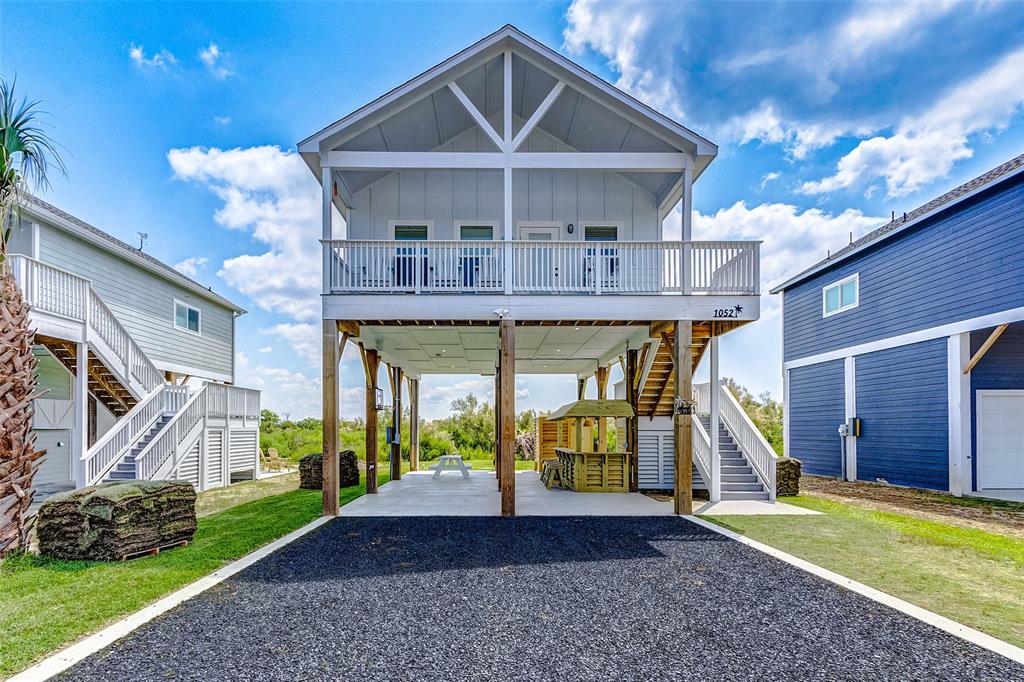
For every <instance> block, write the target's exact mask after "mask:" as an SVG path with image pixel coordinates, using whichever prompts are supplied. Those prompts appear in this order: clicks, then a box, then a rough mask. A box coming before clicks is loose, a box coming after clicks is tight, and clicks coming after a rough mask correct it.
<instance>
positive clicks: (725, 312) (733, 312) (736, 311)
mask: <svg viewBox="0 0 1024 682" xmlns="http://www.w3.org/2000/svg"><path fill="white" fill-rule="evenodd" d="M742 312H743V306H741V305H734V306H733V307H731V308H715V311H714V315H713V317H715V318H719V319H721V318H730V317H731V318H737V317H739V316H740V313H742Z"/></svg>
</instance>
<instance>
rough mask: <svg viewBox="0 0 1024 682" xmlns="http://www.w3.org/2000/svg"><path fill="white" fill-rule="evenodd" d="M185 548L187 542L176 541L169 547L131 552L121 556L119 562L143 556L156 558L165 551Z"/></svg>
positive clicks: (163, 546)
mask: <svg viewBox="0 0 1024 682" xmlns="http://www.w3.org/2000/svg"><path fill="white" fill-rule="evenodd" d="M187 546H188V540H178V541H177V542H172V543H171V544H169V545H162V546H160V547H154V548H152V549H143V550H139V551H138V552H132V553H131V554H124V555H122V556H121V561H128V560H129V559H138V558H139V557H143V556H156V555H157V554H159V553H160V552H161V551H163V550H165V549H175V548H177V547H187Z"/></svg>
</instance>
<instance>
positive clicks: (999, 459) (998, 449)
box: [976, 391, 1024, 490]
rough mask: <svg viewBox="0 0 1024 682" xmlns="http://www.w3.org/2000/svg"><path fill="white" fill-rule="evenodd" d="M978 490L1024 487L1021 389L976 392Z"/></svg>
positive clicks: (1023, 393)
mask: <svg viewBox="0 0 1024 682" xmlns="http://www.w3.org/2000/svg"><path fill="white" fill-rule="evenodd" d="M976 404H977V410H978V489H979V490H996V489H1008V488H1009V489H1015V488H1024V391H978V393H977V403H976Z"/></svg>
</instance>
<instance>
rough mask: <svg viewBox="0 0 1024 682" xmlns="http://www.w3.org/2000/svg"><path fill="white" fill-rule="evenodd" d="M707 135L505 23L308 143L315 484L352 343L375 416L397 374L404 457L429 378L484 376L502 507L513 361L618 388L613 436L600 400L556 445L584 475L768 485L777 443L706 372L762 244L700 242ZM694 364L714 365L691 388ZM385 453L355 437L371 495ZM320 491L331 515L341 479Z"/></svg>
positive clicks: (510, 471) (746, 293)
mask: <svg viewBox="0 0 1024 682" xmlns="http://www.w3.org/2000/svg"><path fill="white" fill-rule="evenodd" d="M717 152H718V149H717V147H716V146H715V145H714V144H713V143H712V142H710V141H708V140H707V139H705V138H704V137H702V136H700V135H699V134H697V133H695V132H693V131H691V130H689V129H688V128H686V127H684V126H682V125H680V124H679V123H677V122H675V121H673V120H672V119H670V118H668V117H666V116H664V115H663V114H661V113H659V112H657V111H655V110H653V109H651V108H650V107H647V106H646V105H644V104H642V103H640V102H638V101H637V100H635V99H633V98H632V97H630V96H629V95H626V94H625V93H623V92H621V91H620V90H618V89H616V88H615V87H613V86H611V85H610V84H608V83H607V82H605V81H603V80H601V79H600V78H598V77H596V76H594V75H593V74H591V73H589V72H587V71H586V70H584V69H582V68H581V67H579V66H578V65H576V64H574V63H573V62H571V61H569V60H568V59H566V58H565V57H563V56H561V55H559V54H558V53H556V52H555V51H553V50H551V49H550V48H548V47H546V46H545V45H542V44H540V43H539V42H537V41H535V40H534V39H532V38H530V37H529V36H527V35H525V34H523V33H522V32H520V31H518V30H517V29H515V28H513V27H511V26H506V27H504V28H502V29H500V30H499V31H497V32H495V33H493V34H491V35H490V36H487V37H486V38H484V39H482V40H480V41H479V42H477V43H475V44H473V45H471V46H469V47H468V48H466V49H465V50H463V51H462V52H459V53H458V54H456V55H453V56H452V57H451V58H449V59H447V60H445V61H444V62H442V63H441V64H438V65H437V66H435V67H433V68H431V69H429V70H428V71H426V72H424V73H422V74H420V75H418V76H416V77H414V78H413V79H411V80H409V81H408V82H406V83H405V84H403V85H401V86H400V87H398V88H396V89H394V90H392V91H390V92H388V93H386V94H384V95H383V96H381V97H379V98H378V99H376V100H374V101H373V102H371V103H369V104H367V105H366V106H364V107H362V108H360V109H358V110H356V111H355V112H353V113H351V114H349V115H347V116H345V117H344V118H342V119H340V120H338V121H337V122H335V123H332V124H331V125H329V126H327V127H325V128H324V129H322V130H320V131H319V132H317V133H316V134H314V135H312V136H310V137H309V138H307V139H305V140H303V141H302V142H301V143H299V153H300V154H301V156H302V158H303V159H304V160H305V161H306V163H307V164H308V165H309V167H310V169H311V171H312V172H313V173H314V174H315V175H316V177H317V178H318V180H319V181H320V183H321V187H322V192H323V235H322V237H323V240H322V244H323V316H322V317H323V368H324V369H323V371H324V374H323V390H324V400H323V405H324V414H323V416H324V424H325V434H324V453H325V458H324V466H325V477H324V480H325V482H329V481H332V480H336V477H337V448H338V445H337V434H336V433H335V431H334V429H333V427H332V426H331V425H332V424H336V423H337V419H338V417H339V416H340V415H339V414H338V389H339V385H338V376H339V374H338V362H339V359H340V354H341V350H342V349H343V348H344V346H345V344H346V343H355V344H357V345H358V347H359V350H360V353H361V356H362V360H363V365H364V368H365V370H366V372H365V374H366V376H365V378H366V388H367V392H366V395H367V401H366V413H365V419H366V424H367V433H371V434H372V433H375V432H376V424H377V405H376V404H375V403H376V394H377V389H378V386H377V382H378V379H377V376H378V371H379V365H380V363H381V362H383V363H385V364H386V365H387V366H388V373H387V376H388V380H389V382H390V383H391V385H392V387H397V390H393V391H392V394H393V396H395V397H394V400H395V402H396V404H395V405H393V406H392V408H393V413H394V414H401V409H400V401H401V398H402V394H403V390H402V387H403V385H404V384H406V382H407V384H408V396H409V400H410V407H411V411H412V414H413V417H412V420H413V421H412V429H411V431H412V435H411V444H410V445H411V447H410V453H411V462H410V466H411V468H412V469H413V470H414V471H415V470H417V469H418V468H419V461H418V458H419V454H418V418H417V417H418V387H419V381H420V378H421V377H422V376H424V375H427V374H455V373H457V374H467V373H477V374H481V375H486V376H494V378H495V395H496V425H495V427H496V433H497V434H498V437H497V451H498V452H497V459H496V463H497V476H496V478H497V481H496V490H500V496H499V497H498V499H497V500H496V501H495V508H496V509H498V510H499V511H500V512H501V513H502V514H504V515H514V514H515V513H517V507H516V501H517V495H516V481H517V477H516V475H515V470H514V460H513V456H514V452H513V447H514V439H515V395H514V387H515V376H516V374H530V373H532V374H570V375H575V376H576V379H577V384H578V395H579V397H580V398H582V396H583V387H584V386H585V384H586V382H587V381H588V380H589V378H590V377H592V376H593V377H595V379H596V382H597V389H598V398H599V399H605V400H611V399H613V398H615V399H618V400H621V401H623V402H624V404H626V405H628V409H629V412H630V416H628V417H623V418H621V426H622V428H621V429H619V430H618V433H621V434H622V437H621V438H620V442H619V443H617V444H616V447H615V448H614V450H615V452H608V451H607V450H608V448H607V444H606V441H605V438H604V436H605V435H606V433H607V423H608V419H607V418H603V417H599V416H597V417H593V418H588V419H586V420H584V419H582V418H578V419H576V420H575V423H574V424H573V425H571V426H566V428H567V429H568V430H569V433H568V434H565V435H566V440H565V441H560V442H559V443H558V445H559V446H560V448H561V449H562V450H565V451H566V452H568V453H570V454H573V455H579V456H580V457H581V459H580V461H581V462H591V463H595V464H593V466H595V467H597V469H596V470H600V471H602V472H603V473H601V474H600V475H599V476H600V482H599V484H598V485H597V487H594V488H590V489H600V490H605V491H607V490H621V491H623V492H626V493H629V492H632V493H635V492H637V491H639V490H642V489H645V488H647V489H659V490H674V505H673V511H674V512H675V513H690V512H691V511H692V509H693V502H692V493H693V489H694V487H702V488H706V489H707V491H708V495H709V497H710V499H711V500H712V501H714V502H718V501H720V500H723V499H753V500H767V501H773V500H774V497H775V484H774V476H775V453H774V452H773V451H772V449H771V447H770V446H769V445H768V444H767V442H766V441H765V439H764V438H763V437H762V436H761V434H760V433H759V432H757V430H756V428H754V426H753V424H751V422H750V420H749V419H748V418H747V417H746V415H745V413H744V412H743V410H742V409H741V408H740V407H739V406H738V404H736V402H735V400H734V399H733V398H732V395H731V394H730V393H729V392H728V391H727V390H724V389H722V388H721V386H720V383H719V381H718V340H719V338H720V337H721V336H722V335H723V334H726V333H728V332H729V331H731V330H733V329H736V328H738V327H740V326H742V325H745V324H748V323H750V322H752V321H755V320H757V319H758V317H759V315H760V298H759V294H760V283H759V263H760V260H759V246H760V245H759V242H755V241H693V240H692V237H691V215H692V207H693V186H694V183H695V181H696V180H697V179H699V178H700V176H701V174H702V173H703V172H704V170H705V169H706V168H707V167H708V165H709V164H710V163H711V162H712V161H713V160H714V158H715V156H716V154H717ZM680 203H681V204H682V215H683V223H682V235H681V239H679V240H672V241H669V240H666V238H665V232H664V221H665V218H666V216H668V215H669V214H670V213H671V212H672V211H673V210H674V209H675V207H676V206H677V205H679V204H680ZM701 362H704V363H706V364H707V365H708V366H709V369H710V377H711V381H710V384H708V385H705V386H703V387H695V386H694V385H693V372H694V370H695V368H696V367H697V366H698V364H699V363H701ZM616 363H618V364H620V365H621V366H622V369H623V373H624V376H625V379H624V380H623V381H622V382H621V383H620V385H618V386H616V387H615V388H614V391H615V395H614V396H612V395H611V394H610V393H609V387H608V378H609V374H610V371H609V370H610V367H611V366H612V365H614V364H616ZM585 421H590V422H592V423H593V427H594V430H593V431H589V430H588V432H587V433H588V437H592V436H593V435H594V434H596V436H597V445H596V446H590V445H589V444H588V443H586V442H584V441H585V439H583V437H582V434H583V433H584V431H583V429H584V426H585V424H584V422H585ZM570 441H574V442H570ZM389 447H390V449H391V451H392V453H393V454H392V456H391V457H390V459H391V479H392V481H398V480H400V479H401V478H402V475H401V471H400V466H399V465H400V461H399V458H398V456H397V452H398V448H399V445H398V444H395V443H393V444H391V445H390V446H389ZM561 456H562V455H559V457H561ZM380 459H381V455H380V453H378V452H377V444H376V441H375V440H374V439H373V438H370V439H368V440H367V443H366V465H367V471H368V473H369V475H368V476H367V492H369V493H376V492H377V483H376V481H377V477H376V475H374V474H375V473H376V472H377V470H378V467H379V461H380ZM613 459H615V460H616V461H618V462H619V463H620V465H619V466H618V468H617V471H618V473H617V474H615V476H617V478H616V479H615V480H614V481H609V477H610V476H611V474H609V471H610V470H611V469H612V468H613V467H611V466H610V465H609V462H610V461H612V460H613ZM581 466H583V465H581ZM586 466H590V465H589V464H588V465H586ZM579 480H582V478H581V479H579ZM389 485H394V484H393V483H392V484H389ZM576 489H577V490H578V489H581V488H580V486H579V485H577V486H576ZM325 490H326V492H325V496H324V513H325V514H337V513H338V501H337V492H336V491H337V486H336V485H335V486H331V485H329V484H325Z"/></svg>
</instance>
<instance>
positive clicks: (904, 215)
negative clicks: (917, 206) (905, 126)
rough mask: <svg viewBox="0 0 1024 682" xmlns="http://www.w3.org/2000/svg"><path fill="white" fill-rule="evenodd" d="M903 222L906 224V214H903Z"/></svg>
mask: <svg viewBox="0 0 1024 682" xmlns="http://www.w3.org/2000/svg"><path fill="white" fill-rule="evenodd" d="M903 222H907V212H906V211H904V212H903Z"/></svg>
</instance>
